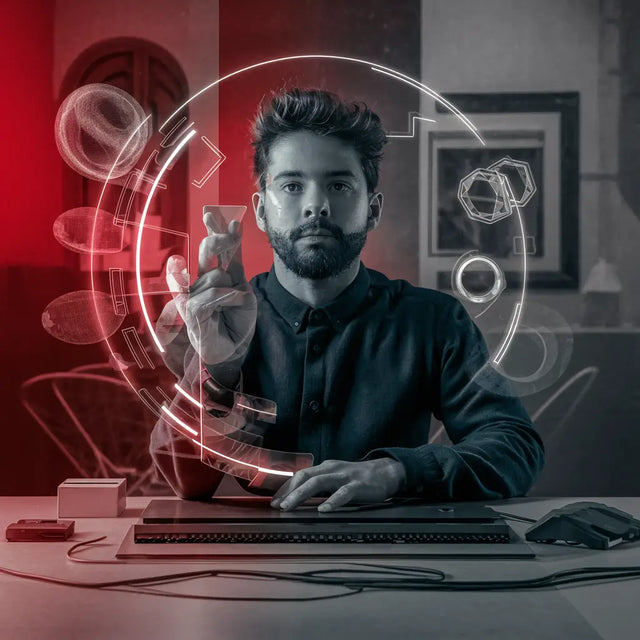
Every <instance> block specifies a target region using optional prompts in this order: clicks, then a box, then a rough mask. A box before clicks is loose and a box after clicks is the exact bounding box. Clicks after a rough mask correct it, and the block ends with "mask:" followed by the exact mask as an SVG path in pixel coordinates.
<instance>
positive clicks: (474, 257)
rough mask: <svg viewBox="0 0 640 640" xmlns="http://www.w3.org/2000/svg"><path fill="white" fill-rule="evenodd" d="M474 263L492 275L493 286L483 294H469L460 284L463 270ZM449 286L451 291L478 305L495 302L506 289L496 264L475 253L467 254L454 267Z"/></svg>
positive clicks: (486, 257)
mask: <svg viewBox="0 0 640 640" xmlns="http://www.w3.org/2000/svg"><path fill="white" fill-rule="evenodd" d="M475 263H479V264H482V265H486V266H488V267H489V269H490V271H491V272H492V273H493V284H492V285H491V287H490V288H489V289H488V290H487V291H485V292H484V293H476V292H471V291H469V290H468V289H467V288H466V287H465V285H464V284H463V282H462V277H463V275H464V272H465V270H466V269H468V268H469V267H470V266H471V265H473V264H475ZM451 284H452V289H453V290H454V291H456V292H457V293H458V294H459V295H461V296H462V297H463V298H465V299H466V300H469V301H470V302H475V303H478V304H482V303H487V302H491V301H492V300H495V299H496V298H497V297H498V296H499V295H500V294H501V293H502V292H503V291H504V288H505V287H506V282H505V278H504V274H503V272H502V269H501V268H500V267H499V266H498V263H497V262H496V261H495V260H493V259H491V258H489V257H488V256H484V255H479V254H477V253H475V252H471V253H467V254H465V255H464V256H462V257H461V258H460V259H459V260H458V262H457V263H456V266H455V267H454V268H453V272H452V278H451Z"/></svg>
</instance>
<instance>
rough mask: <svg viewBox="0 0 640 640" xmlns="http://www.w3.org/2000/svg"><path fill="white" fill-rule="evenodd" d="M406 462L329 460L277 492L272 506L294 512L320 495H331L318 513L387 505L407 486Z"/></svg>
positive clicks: (292, 479) (295, 477)
mask: <svg viewBox="0 0 640 640" xmlns="http://www.w3.org/2000/svg"><path fill="white" fill-rule="evenodd" d="M405 480H406V474H405V470H404V466H403V465H402V463H400V462H398V461H397V460H394V459H392V458H378V459H376V460H366V461H364V462H346V461H344V460H325V461H324V462H323V463H322V464H319V465H318V466H316V467H309V468H307V469H302V470H301V471H298V472H297V473H296V474H295V475H294V476H293V477H292V478H291V479H290V480H288V481H287V482H285V484H283V485H282V486H281V487H280V489H278V491H276V493H275V495H274V496H273V500H272V501H271V506H272V507H274V508H280V509H283V510H289V509H294V508H295V507H297V506H298V505H300V504H302V503H303V502H305V501H306V500H308V499H309V498H312V497H313V496H316V495H317V494H319V493H326V492H330V493H331V495H330V496H329V497H328V498H327V499H326V500H325V501H324V502H323V503H322V504H321V505H320V506H319V507H318V511H331V510H332V509H335V508H337V507H341V506H342V505H345V504H347V503H348V502H353V501H358V502H383V501H384V500H386V499H387V498H390V497H391V496H393V495H395V494H396V493H398V492H399V491H400V490H401V489H402V487H403V486H404V483H405Z"/></svg>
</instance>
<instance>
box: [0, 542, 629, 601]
mask: <svg viewBox="0 0 640 640" xmlns="http://www.w3.org/2000/svg"><path fill="white" fill-rule="evenodd" d="M105 537H106V536H102V537H100V538H96V539H93V540H88V541H85V542H81V543H78V544H75V545H74V546H73V547H71V549H69V552H71V551H72V550H74V549H77V548H78V547H80V546H85V545H88V544H93V543H95V542H99V541H101V540H104V539H105ZM121 564H123V565H124V564H127V563H124V562H123V563H121ZM344 564H348V565H350V566H355V567H364V568H360V569H357V568H356V569H344V568H341V569H313V570H309V571H303V572H282V571H257V570H248V569H206V570H200V571H189V572H181V573H173V574H162V575H156V576H146V577H143V578H129V579H124V580H112V581H108V582H75V581H69V580H62V579H60V578H54V577H51V576H42V575H37V574H30V573H25V572H22V571H16V570H13V569H6V568H3V567H0V573H5V574H7V575H11V576H15V577H20V578H25V579H29V580H37V581H41V582H48V583H53V584H60V585H65V586H72V587H80V588H87V589H110V590H118V591H127V592H128V593H146V594H148V595H160V596H168V597H176V598H192V599H199V600H235V601H279V602H291V601H310V600H328V599H332V598H340V597H343V596H347V595H355V594H356V593H362V592H364V591H365V590H373V589H386V590H389V589H396V590H409V591H520V590H528V589H544V588H549V587H557V586H563V585H568V584H577V583H589V582H595V581H605V580H612V579H623V578H640V566H626V567H583V568H577V569H567V570H564V571H557V572H555V573H551V574H548V575H546V576H542V577H540V578H530V579H524V580H491V581H488V580H458V581H456V580H446V576H445V574H444V573H443V572H442V571H439V570H435V569H425V568H421V567H402V566H397V565H377V564H371V563H358V562H348V563H344ZM371 569H375V571H372V570H371ZM340 573H342V574H349V575H348V576H344V575H342V576H340V577H338V576H337V575H336V574H340ZM372 574H376V575H377V577H372ZM202 577H215V578H235V579H238V578H266V579H270V580H275V581H278V580H282V581H287V582H297V583H304V584H321V585H330V586H335V587H342V588H344V589H348V590H349V591H347V592H346V593H341V594H333V595H329V596H315V597H306V598H305V597H296V598H266V597H236V596H209V595H199V594H181V593H173V592H169V591H161V590H158V589H154V588H153V587H154V586H160V585H163V584H169V583H171V582H177V581H184V580H191V579H195V578H202Z"/></svg>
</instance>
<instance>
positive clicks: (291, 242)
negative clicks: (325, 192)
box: [265, 218, 367, 280]
mask: <svg viewBox="0 0 640 640" xmlns="http://www.w3.org/2000/svg"><path fill="white" fill-rule="evenodd" d="M320 229H322V230H323V231H328V232H330V233H332V234H333V237H334V238H335V239H336V241H335V242H332V243H330V244H329V245H326V244H321V243H312V244H309V245H307V246H305V247H300V246H299V245H296V242H297V240H299V239H300V238H301V237H302V236H303V235H304V234H307V233H309V232H313V231H319V230H320ZM265 231H266V233H267V237H268V238H269V242H270V243H271V247H272V248H273V250H274V252H275V253H276V255H277V256H278V257H279V258H280V260H282V262H283V264H284V266H285V267H287V269H289V271H292V272H293V273H295V274H296V275H297V276H299V277H301V278H307V279H309V280H323V279H325V278H331V277H334V276H337V275H338V274H340V273H342V272H343V271H345V270H346V269H347V268H348V267H349V266H350V265H351V263H352V262H353V261H354V260H355V259H356V258H358V257H359V256H360V253H361V252H362V249H363V247H364V245H365V242H366V240H367V229H366V227H363V228H362V230H360V231H355V232H353V233H347V234H345V233H344V232H343V231H342V229H340V228H339V227H338V226H337V225H334V224H333V223H331V222H329V221H328V220H325V219H323V218H320V219H319V220H318V221H317V222H311V223H309V224H305V225H302V226H301V227H299V228H298V229H295V230H293V231H290V232H289V233H283V232H281V231H276V230H275V229H273V228H272V227H271V226H270V225H269V223H268V222H266V220H265Z"/></svg>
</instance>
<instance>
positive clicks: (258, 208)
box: [251, 191, 265, 231]
mask: <svg viewBox="0 0 640 640" xmlns="http://www.w3.org/2000/svg"><path fill="white" fill-rule="evenodd" d="M251 202H253V212H254V213H255V214H256V224H257V225H258V229H260V230H261V231H265V226H264V222H265V221H264V216H265V213H264V192H262V191H256V192H255V193H254V194H253V195H252V196H251Z"/></svg>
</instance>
